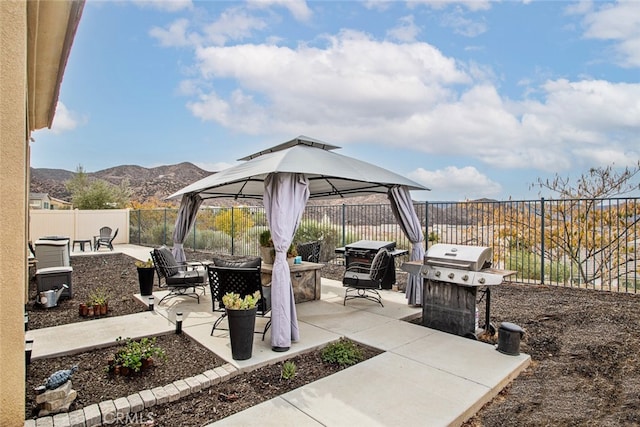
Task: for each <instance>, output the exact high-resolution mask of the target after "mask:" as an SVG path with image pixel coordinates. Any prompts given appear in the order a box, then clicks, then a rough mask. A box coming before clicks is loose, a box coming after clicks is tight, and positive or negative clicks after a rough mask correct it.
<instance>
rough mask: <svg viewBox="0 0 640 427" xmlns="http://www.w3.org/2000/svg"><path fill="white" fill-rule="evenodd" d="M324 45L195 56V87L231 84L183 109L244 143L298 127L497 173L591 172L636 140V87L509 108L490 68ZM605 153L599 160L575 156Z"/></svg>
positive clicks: (402, 50) (602, 88) (578, 92)
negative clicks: (452, 158) (604, 149)
mask: <svg viewBox="0 0 640 427" xmlns="http://www.w3.org/2000/svg"><path fill="white" fill-rule="evenodd" d="M326 40H327V43H326V46H325V47H324V48H321V47H309V46H305V45H300V46H298V47H297V48H289V47H279V46H275V45H252V44H245V45H236V46H228V47H216V46H210V47H206V48H200V49H197V50H196V57H197V66H198V68H199V70H200V72H201V77H202V79H203V81H205V82H209V83H213V84H215V83H214V82H215V81H217V79H225V80H233V81H235V82H236V85H235V88H234V90H232V91H230V92H229V93H230V95H228V96H224V95H222V94H221V93H220V92H212V91H210V90H208V89H204V88H201V90H200V92H199V95H198V99H195V100H193V101H191V102H189V104H188V106H189V108H190V110H191V111H192V112H193V114H194V115H196V116H197V117H200V118H201V119H203V120H210V121H214V122H217V123H219V124H221V125H223V126H225V127H229V128H230V129H232V130H235V131H238V132H243V133H247V134H280V135H282V134H289V135H291V134H294V135H297V134H299V133H300V129H304V133H305V134H308V135H331V136H332V141H335V142H336V143H349V142H363V141H374V142H377V143H380V144H387V145H389V146H394V147H398V148H406V149H410V150H418V151H424V152H426V153H429V154H438V155H464V156H473V157H475V158H477V159H479V160H481V161H483V162H485V163H486V164H487V165H490V166H492V167H497V168H504V169H509V168H523V167H532V168H538V169H541V170H545V171H558V170H565V169H568V168H570V167H571V166H572V165H574V164H576V163H580V162H583V163H585V164H589V166H591V165H592V163H593V161H594V160H595V159H600V160H602V161H605V160H606V159H607V158H609V159H610V158H620V157H621V156H622V155H623V154H624V153H625V152H628V151H629V149H628V147H630V146H633V144H638V143H639V142H640V141H639V137H638V136H637V135H639V134H640V105H639V104H638V103H637V99H640V84H625V83H610V82H606V81H598V80H582V81H575V82H572V81H568V80H549V81H547V82H546V83H545V84H544V85H543V86H541V87H538V88H536V92H537V95H538V98H537V99H535V100H529V99H525V100H523V101H514V100H509V99H507V98H504V97H503V96H501V95H500V94H499V93H498V90H497V88H496V86H495V85H494V84H493V83H492V80H495V77H494V76H493V75H492V71H491V69H488V68H486V67H481V66H477V65H475V64H473V63H470V64H459V63H457V62H456V61H454V60H453V59H451V58H447V57H445V56H444V55H442V53H441V52H440V51H439V50H437V49H436V48H434V47H433V46H431V45H429V44H427V43H418V42H413V43H402V44H395V43H391V42H389V41H382V42H381V41H376V40H374V39H372V38H371V37H370V36H368V35H365V34H363V33H360V32H356V31H343V32H341V33H339V34H337V35H335V36H330V37H327V39H326ZM474 81H475V83H474ZM189 87H190V88H191V89H193V87H192V86H189ZM612 129H613V131H612ZM334 136H335V137H334ZM612 144H615V146H616V147H617V148H610V150H613V152H611V153H608V154H607V156H604V155H600V156H594V155H593V153H592V152H591V151H584V150H580V149H579V148H581V147H584V146H585V145H587V146H603V145H604V146H610V145H612ZM614 152H615V153H614ZM616 153H617V154H616Z"/></svg>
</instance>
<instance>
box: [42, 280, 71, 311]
mask: <svg viewBox="0 0 640 427" xmlns="http://www.w3.org/2000/svg"><path fill="white" fill-rule="evenodd" d="M65 289H69V286H67V285H66V284H64V285H62V287H61V288H60V289H49V290H48V291H42V292H40V293H39V294H38V302H39V303H40V305H41V306H43V307H44V308H51V307H55V306H57V305H58V298H60V295H62V292H64V290H65Z"/></svg>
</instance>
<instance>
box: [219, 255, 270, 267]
mask: <svg viewBox="0 0 640 427" xmlns="http://www.w3.org/2000/svg"><path fill="white" fill-rule="evenodd" d="M213 264H214V265H215V266H218V267H238V268H251V267H262V258H260V257H254V256H240V257H228V258H222V257H219V256H218V257H214V258H213Z"/></svg>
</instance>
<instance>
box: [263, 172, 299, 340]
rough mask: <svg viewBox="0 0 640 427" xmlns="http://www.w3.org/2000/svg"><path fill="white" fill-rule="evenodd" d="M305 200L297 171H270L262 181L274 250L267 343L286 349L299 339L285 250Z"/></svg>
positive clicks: (290, 240)
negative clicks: (269, 335) (269, 329)
mask: <svg viewBox="0 0 640 427" xmlns="http://www.w3.org/2000/svg"><path fill="white" fill-rule="evenodd" d="M308 199H309V181H308V180H307V178H306V177H305V175H304V174H301V173H271V174H269V175H268V176H267V178H266V179H265V181H264V208H265V213H266V216H267V221H268V223H269V229H270V230H271V239H272V240H273V244H274V247H275V250H276V258H275V261H274V262H273V272H272V273H271V346H272V347H283V348H289V347H290V346H291V341H297V340H298V339H299V338H300V332H299V330H298V318H297V315H296V306H295V301H294V298H293V288H292V286H291V276H290V270H289V264H287V249H288V248H289V245H290V244H291V242H292V241H293V236H294V234H295V232H296V230H297V228H298V225H299V224H300V219H301V218H302V213H303V212H304V208H305V206H306V204H307V200H308Z"/></svg>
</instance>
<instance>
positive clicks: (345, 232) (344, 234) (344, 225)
mask: <svg viewBox="0 0 640 427" xmlns="http://www.w3.org/2000/svg"><path fill="white" fill-rule="evenodd" d="M346 209H347V205H345V204H344V203H343V204H342V245H341V246H344V245H346V244H347V242H346V240H347V230H346V218H345V212H346Z"/></svg>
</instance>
